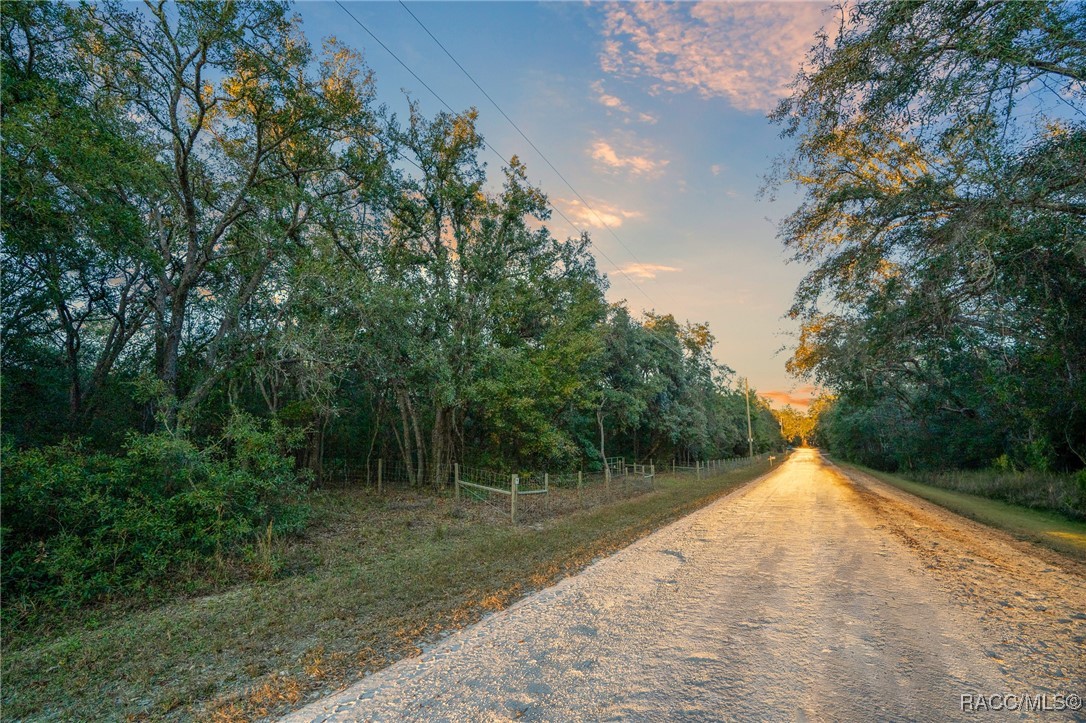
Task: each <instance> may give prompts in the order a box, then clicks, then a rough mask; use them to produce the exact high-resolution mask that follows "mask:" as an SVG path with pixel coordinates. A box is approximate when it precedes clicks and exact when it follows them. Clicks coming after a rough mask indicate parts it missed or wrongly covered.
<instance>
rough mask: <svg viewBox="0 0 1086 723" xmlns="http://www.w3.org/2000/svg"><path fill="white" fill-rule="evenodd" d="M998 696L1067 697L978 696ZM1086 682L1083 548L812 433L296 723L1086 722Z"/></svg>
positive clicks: (301, 714)
mask: <svg viewBox="0 0 1086 723" xmlns="http://www.w3.org/2000/svg"><path fill="white" fill-rule="evenodd" d="M1003 694H1010V695H1012V696H1023V695H1030V696H1040V695H1042V694H1043V695H1045V696H1047V697H1046V698H1044V699H1041V698H1037V699H1032V701H1033V702H1031V703H1029V704H1030V705H1036V702H1037V701H1041V702H1043V703H1045V705H1046V707H1048V708H1060V707H1062V708H1063V710H1050V711H1047V712H1028V713H1026V712H1023V711H1022V710H1021V708H1022V707H1025V705H1026V702H1025V701H1023V699H1020V698H1019V699H1015V698H1009V699H1004V698H999V699H994V700H993V699H991V698H989V699H987V701H981V702H979V703H977V702H976V699H972V704H973V705H975V706H983V705H984V703H985V702H989V703H995V704H996V705H999V704H1000V703H1002V702H1004V700H1006V701H1008V702H1009V703H1010V704H1011V705H1012V706H1013V705H1015V704H1016V701H1017V705H1018V707H1019V708H1020V710H1018V711H1016V712H1013V713H1012V712H1008V711H1006V710H1004V711H985V710H980V711H973V712H970V711H963V710H962V696H963V695H984V696H992V695H1003ZM1082 695H1086V566H1084V565H1082V564H1080V563H1076V562H1071V561H1068V560H1066V559H1064V558H1061V557H1059V556H1058V555H1056V554H1054V553H1049V552H1047V551H1046V550H1044V549H1042V548H1038V547H1035V546H1033V545H1030V544H1028V543H1023V542H1019V541H1016V540H1014V539H1012V538H1011V537H1009V536H1007V535H1004V534H1002V533H999V532H996V531H993V530H991V529H989V528H986V527H983V526H981V525H977V524H975V523H972V522H970V521H968V520H964V519H962V518H960V517H957V516H955V515H952V514H950V513H948V512H946V511H944V510H942V509H940V508H938V507H935V506H933V505H930V504H928V503H926V502H923V501H921V500H918V499H917V498H915V497H912V496H909V495H907V494H905V493H903V492H900V491H898V490H896V489H895V488H892V487H889V486H887V485H885V484H883V483H881V482H879V481H877V480H875V479H873V478H870V477H867V476H865V475H859V474H853V475H852V476H851V477H847V476H845V475H844V474H843V473H842V472H841V471H839V470H838V469H837V468H836V467H834V466H832V465H830V464H828V463H827V462H825V461H824V460H823V459H822V458H821V457H820V456H819V454H818V453H817V452H816V451H814V450H806V449H804V450H799V451H797V452H796V453H795V454H793V455H792V456H791V457H790V458H789V460H788V461H787V462H785V463H784V464H783V465H782V466H781V467H780V468H778V469H777V470H776V471H775V472H773V473H771V474H769V475H767V476H765V477H763V478H761V479H760V480H758V481H755V482H754V483H752V484H750V485H748V486H746V487H744V488H742V489H740V490H738V491H737V492H735V493H733V494H731V495H729V496H727V497H725V498H722V499H720V500H719V501H717V502H715V503H713V504H711V505H709V506H708V507H706V508H704V509H702V510H699V511H698V512H695V513H694V514H691V515H689V516H688V517H685V518H683V519H682V520H679V521H678V522H676V523H674V524H672V525H670V526H668V527H666V528H664V529H662V530H660V531H658V532H656V533H655V534H653V535H651V536H649V537H646V538H644V539H643V540H641V541H639V542H637V543H635V544H634V545H632V546H630V547H629V548H627V549H625V550H623V551H622V552H619V553H618V554H616V555H613V556H611V557H609V558H607V559H604V560H601V561H600V562H598V563H596V564H594V565H593V566H591V567H590V568H588V569H587V570H585V571H584V572H583V573H581V574H579V575H576V576H574V577H570V578H567V579H566V580H563V581H562V582H560V583H559V584H557V585H555V586H553V587H551V588H548V589H546V590H543V591H541V592H539V593H536V594H534V595H532V596H530V597H527V598H525V599H524V600H522V601H520V602H519V603H517V604H515V605H513V606H511V607H510V608H508V609H507V610H504V611H502V612H499V613H496V614H494V615H492V616H490V617H488V618H486V619H484V620H483V621H481V622H480V623H478V624H476V625H474V626H472V627H470V628H467V629H465V630H462V631H460V632H458V633H455V634H453V635H452V636H450V637H448V638H446V639H445V640H443V641H441V642H439V643H437V644H436V645H434V646H433V647H431V648H430V649H428V650H426V651H425V652H424V653H423V654H422V655H420V656H418V657H415V658H411V659H408V660H403V661H401V662H399V663H397V664H395V665H393V666H391V667H389V668H387V669H385V670H383V671H380V672H378V673H376V674H374V675H371V676H369V677H367V678H365V679H364V680H362V681H361V682H359V683H357V684H356V685H354V686H352V687H350V688H348V689H346V690H344V691H342V692H340V693H337V694H335V695H332V696H330V697H328V698H325V699H322V700H319V701H317V702H315V703H313V704H311V705H309V706H307V707H306V708H304V709H302V710H300V711H298V712H296V713H294V714H292V715H290V716H288V717H287V718H285V719H284V720H287V721H306V722H310V721H354V720H401V719H409V720H457V721H486V720H510V719H520V720H560V721H567V720H661V721H663V720H690V721H702V720H704V721H710V720H751V721H762V720H800V721H803V720H835V721H841V720H876V719H877V720H932V721H944V720H955V719H969V720H1003V719H1008V718H1010V719H1021V718H1026V719H1038V720H1067V719H1072V720H1086V713H1084V712H1083V711H1082V710H1078V711H1075V710H1072V709H1071V708H1073V707H1074V705H1075V701H1076V696H1082ZM1059 696H1067V698H1063V697H1059ZM968 702H970V701H967V703H968Z"/></svg>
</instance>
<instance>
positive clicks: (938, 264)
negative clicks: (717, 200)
mask: <svg viewBox="0 0 1086 723" xmlns="http://www.w3.org/2000/svg"><path fill="white" fill-rule="evenodd" d="M836 12H837V13H838V16H837V19H838V22H836V23H831V24H830V25H829V26H828V31H827V32H825V33H823V34H822V36H821V37H820V38H819V40H818V43H817V44H816V46H815V47H814V48H813V50H812V51H811V53H810V55H809V56H808V64H807V67H806V70H805V71H804V72H803V73H801V74H800V75H799V76H798V78H797V80H796V82H795V84H794V86H793V92H792V94H791V96H790V97H788V98H786V99H785V100H783V101H782V102H781V103H780V105H779V107H778V108H777V110H776V111H775V112H774V114H773V115H772V118H773V119H774V120H775V121H776V122H778V123H779V124H781V127H782V133H783V135H784V136H785V137H787V138H791V139H793V140H794V142H795V148H794V151H793V152H791V153H790V154H789V155H788V156H787V157H784V158H782V159H781V161H780V162H779V164H778V166H777V167H776V169H775V170H774V172H773V173H772V174H771V178H770V186H775V185H776V184H781V183H794V184H796V185H797V186H798V187H799V188H800V189H801V190H802V191H803V193H804V197H803V201H802V204H801V205H800V207H799V208H798V209H797V210H796V211H795V212H794V213H793V214H791V215H790V216H789V217H787V218H786V219H785V220H784V222H783V223H782V224H781V227H780V233H781V237H782V238H783V240H784V242H785V243H786V244H787V246H788V247H789V248H790V249H791V250H792V251H793V252H794V255H795V257H796V258H797V259H798V260H800V261H802V262H805V263H808V264H810V265H811V271H810V272H809V273H808V275H807V276H806V278H805V279H804V281H803V282H802V284H801V285H800V287H799V288H798V290H797V293H796V296H795V303H794V306H793V307H792V309H791V316H792V318H794V319H796V320H797V321H799V323H800V329H801V330H800V333H799V339H798V345H797V348H796V350H795V353H794V355H793V356H792V358H791V360H790V363H789V366H790V368H791V370H792V371H793V372H794V373H796V374H798V375H800V376H802V377H806V378H808V379H811V380H813V381H816V382H818V383H820V384H821V385H822V386H824V387H826V388H828V389H830V390H832V391H833V392H834V394H835V395H836V400H835V401H834V402H833V403H832V404H826V405H823V408H822V409H821V410H820V411H821V413H820V415H819V422H818V425H817V437H818V439H819V441H820V443H822V444H825V445H828V446H829V447H830V448H831V449H833V450H834V451H836V452H838V453H840V454H842V455H844V456H846V457H850V458H852V459H856V460H859V461H862V462H864V463H866V464H870V465H874V466H879V467H883V468H890V469H896V468H914V469H922V468H929V469H931V468H934V469H939V468H954V467H957V468H963V467H964V468H969V467H974V468H977V467H989V466H991V465H993V464H997V465H998V466H1000V467H1002V468H1008V467H1012V468H1017V469H1019V470H1024V469H1027V468H1029V469H1034V470H1040V471H1049V470H1051V471H1060V470H1063V471H1074V470H1078V469H1081V468H1082V467H1083V466H1084V465H1086V102H1084V101H1086V7H1084V6H1083V5H1082V4H1081V3H1059V2H1049V3H1040V2H983V1H974V0H936V1H934V2H925V3H914V2H866V1H864V2H858V3H848V4H844V5H842V6H841V7H838V8H837V9H836Z"/></svg>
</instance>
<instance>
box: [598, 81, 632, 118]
mask: <svg viewBox="0 0 1086 723" xmlns="http://www.w3.org/2000/svg"><path fill="white" fill-rule="evenodd" d="M589 87H590V88H592V92H594V93H595V94H596V102H597V103H599V104H600V105H602V106H605V107H607V108H613V109H614V110H620V111H622V112H623V113H629V112H630V106H628V105H626V104H625V103H624V102H622V98H619V97H618V96H617V95H611V94H610V93H608V92H607V91H605V90H604V89H603V82H602V81H599V80H595V81H593V82H592V83H591V84H590V85H589Z"/></svg>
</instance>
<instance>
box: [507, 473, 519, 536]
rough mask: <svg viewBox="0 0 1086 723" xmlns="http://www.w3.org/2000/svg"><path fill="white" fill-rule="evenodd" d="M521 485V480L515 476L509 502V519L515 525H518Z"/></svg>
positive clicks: (510, 489)
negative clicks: (518, 487)
mask: <svg viewBox="0 0 1086 723" xmlns="http://www.w3.org/2000/svg"><path fill="white" fill-rule="evenodd" d="M519 484H520V478H519V477H517V475H513V483H512V485H511V486H510V488H509V491H510V495H509V498H510V502H509V519H510V520H511V521H512V522H513V524H514V525H515V524H517V485H519Z"/></svg>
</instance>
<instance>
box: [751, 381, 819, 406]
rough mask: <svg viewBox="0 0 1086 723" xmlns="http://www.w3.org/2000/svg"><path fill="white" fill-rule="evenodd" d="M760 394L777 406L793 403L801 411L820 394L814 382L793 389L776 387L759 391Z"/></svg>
mask: <svg viewBox="0 0 1086 723" xmlns="http://www.w3.org/2000/svg"><path fill="white" fill-rule="evenodd" d="M758 396H760V397H765V398H766V399H768V400H769V401H770V402H772V403H773V406H775V407H783V406H785V405H788V404H791V405H792V406H793V407H795V408H796V409H798V410H800V411H801V412H803V411H806V410H807V408H808V407H809V406H811V402H813V401H814V399H815V397H817V396H818V387H816V386H814V385H813V384H805V385H803V386H801V387H796V388H795V389H792V390H785V389H774V390H771V391H768V392H761V391H760V392H758Z"/></svg>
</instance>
